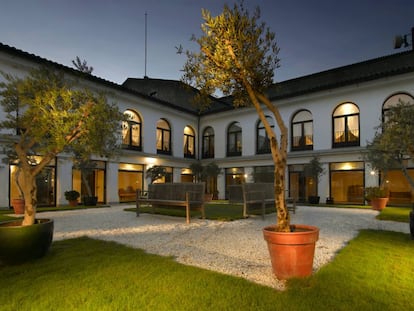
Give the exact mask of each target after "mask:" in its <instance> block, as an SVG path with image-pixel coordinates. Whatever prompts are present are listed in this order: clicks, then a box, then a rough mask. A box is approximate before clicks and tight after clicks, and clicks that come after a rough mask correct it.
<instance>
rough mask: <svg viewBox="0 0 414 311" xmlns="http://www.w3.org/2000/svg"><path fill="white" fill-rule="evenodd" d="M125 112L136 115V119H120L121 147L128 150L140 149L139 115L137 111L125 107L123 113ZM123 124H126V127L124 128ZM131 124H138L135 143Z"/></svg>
mask: <svg viewBox="0 0 414 311" xmlns="http://www.w3.org/2000/svg"><path fill="white" fill-rule="evenodd" d="M127 113H130V114H133V115H134V116H135V117H136V119H137V121H136V120H132V119H131V120H126V121H122V148H123V149H128V150H137V151H142V120H141V118H140V116H139V115H138V113H136V112H135V111H133V110H131V109H127V110H125V111H124V115H126V114H127ZM125 125H127V127H126V128H125ZM133 126H138V131H139V133H138V144H136V145H135V144H133V137H134V135H133V134H134V130H133ZM124 131H126V134H125V136H124ZM126 136H128V137H126Z"/></svg>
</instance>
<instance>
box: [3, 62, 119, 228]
mask: <svg viewBox="0 0 414 311" xmlns="http://www.w3.org/2000/svg"><path fill="white" fill-rule="evenodd" d="M2 75H3V77H4V78H5V80H4V82H1V83H0V96H1V97H0V98H1V99H0V105H1V106H2V108H3V110H4V112H5V116H6V118H5V119H4V120H2V121H1V122H0V129H1V130H2V131H1V134H2V137H3V139H5V140H6V141H7V151H6V152H7V154H8V156H9V158H12V159H13V158H14V160H15V163H16V164H17V168H18V172H19V174H18V176H19V180H18V181H19V186H20V189H21V190H22V194H23V198H24V200H25V213H24V220H23V225H30V224H33V223H34V221H35V215H36V207H37V202H36V201H37V200H36V192H37V187H36V176H37V175H38V174H39V173H40V172H41V171H42V169H43V168H45V166H46V165H47V164H48V163H49V162H50V161H51V160H53V159H54V158H55V157H56V156H57V155H58V154H60V153H72V154H73V153H76V155H77V156H78V157H80V158H83V159H89V157H90V156H91V155H93V154H94V155H97V156H102V157H109V156H112V155H114V154H115V153H116V151H117V146H118V145H119V143H118V142H119V135H118V133H120V122H121V120H122V119H123V115H122V113H121V112H120V111H119V110H118V108H117V106H116V105H115V104H114V103H112V104H109V103H108V102H107V99H106V96H105V95H104V94H95V93H93V92H91V91H90V90H87V89H82V88H81V87H80V86H79V85H77V84H76V82H75V80H74V81H73V82H70V81H69V78H68V77H65V76H64V73H63V72H60V71H57V70H54V69H52V68H49V67H42V68H38V69H34V70H33V71H31V72H30V73H29V74H28V75H27V76H26V77H24V78H19V77H14V76H12V75H10V74H7V73H2Z"/></svg>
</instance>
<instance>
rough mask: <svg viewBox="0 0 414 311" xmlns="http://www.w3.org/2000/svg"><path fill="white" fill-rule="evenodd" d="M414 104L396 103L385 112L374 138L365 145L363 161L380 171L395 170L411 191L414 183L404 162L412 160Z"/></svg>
mask: <svg viewBox="0 0 414 311" xmlns="http://www.w3.org/2000/svg"><path fill="white" fill-rule="evenodd" d="M413 115H414V103H403V102H400V103H399V104H397V105H396V106H394V107H391V108H390V109H389V110H388V111H387V112H386V113H385V116H384V118H385V120H384V122H383V124H382V125H381V126H380V127H379V128H378V130H377V133H376V134H375V137H374V138H373V140H372V141H371V142H369V143H368V144H367V153H366V154H365V159H366V161H367V162H370V163H371V165H372V166H373V168H374V169H377V170H380V171H382V172H383V174H384V176H383V180H385V179H386V178H385V175H386V174H387V172H388V171H389V170H390V169H399V170H401V171H402V173H403V175H404V176H405V177H406V179H407V181H408V183H409V184H410V187H411V189H412V190H414V180H413V178H412V177H411V176H410V174H409V173H408V167H407V164H408V161H407V160H408V159H414V119H413Z"/></svg>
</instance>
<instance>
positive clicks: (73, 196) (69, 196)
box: [65, 190, 80, 206]
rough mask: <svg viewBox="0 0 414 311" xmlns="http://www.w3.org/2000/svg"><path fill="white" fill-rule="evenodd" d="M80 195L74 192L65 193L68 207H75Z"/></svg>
mask: <svg viewBox="0 0 414 311" xmlns="http://www.w3.org/2000/svg"><path fill="white" fill-rule="evenodd" d="M79 197H80V193H79V192H78V191H76V190H69V191H65V199H66V200H68V202H69V205H70V206H77V205H78V199H79Z"/></svg>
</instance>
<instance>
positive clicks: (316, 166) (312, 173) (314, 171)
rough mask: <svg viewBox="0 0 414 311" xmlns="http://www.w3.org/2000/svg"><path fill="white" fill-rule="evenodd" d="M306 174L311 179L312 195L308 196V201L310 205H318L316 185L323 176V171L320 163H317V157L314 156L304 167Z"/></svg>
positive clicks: (318, 198) (318, 197)
mask: <svg viewBox="0 0 414 311" xmlns="http://www.w3.org/2000/svg"><path fill="white" fill-rule="evenodd" d="M305 172H306V174H307V175H308V176H309V177H310V178H311V179H312V185H313V189H312V191H311V192H312V195H309V196H308V201H309V203H311V204H319V200H320V196H318V183H319V178H320V177H321V176H322V175H323V174H325V170H324V168H323V167H322V164H321V162H320V161H319V157H317V156H314V157H313V158H312V160H310V162H309V164H307V165H306V166H305Z"/></svg>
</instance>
